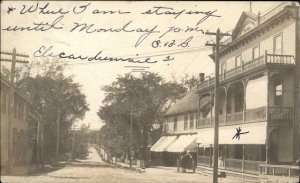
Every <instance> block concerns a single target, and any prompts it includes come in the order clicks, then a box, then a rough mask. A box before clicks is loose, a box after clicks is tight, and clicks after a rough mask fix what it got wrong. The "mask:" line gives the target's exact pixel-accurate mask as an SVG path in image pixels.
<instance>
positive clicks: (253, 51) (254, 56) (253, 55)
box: [252, 45, 260, 59]
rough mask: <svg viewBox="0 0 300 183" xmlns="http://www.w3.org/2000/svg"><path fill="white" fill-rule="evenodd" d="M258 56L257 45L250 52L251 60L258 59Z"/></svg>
mask: <svg viewBox="0 0 300 183" xmlns="http://www.w3.org/2000/svg"><path fill="white" fill-rule="evenodd" d="M259 55H260V53H259V45H258V46H256V47H254V48H253V50H252V59H256V58H258V57H259Z"/></svg>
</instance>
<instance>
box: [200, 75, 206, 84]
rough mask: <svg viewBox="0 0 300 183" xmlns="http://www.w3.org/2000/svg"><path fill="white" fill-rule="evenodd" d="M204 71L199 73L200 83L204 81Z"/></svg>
mask: <svg viewBox="0 0 300 183" xmlns="http://www.w3.org/2000/svg"><path fill="white" fill-rule="evenodd" d="M204 76H205V74H204V73H199V79H200V83H202V82H203V81H204Z"/></svg>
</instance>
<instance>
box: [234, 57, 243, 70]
mask: <svg viewBox="0 0 300 183" xmlns="http://www.w3.org/2000/svg"><path fill="white" fill-rule="evenodd" d="M241 63H242V57H241V55H239V56H237V57H235V67H240V66H241Z"/></svg>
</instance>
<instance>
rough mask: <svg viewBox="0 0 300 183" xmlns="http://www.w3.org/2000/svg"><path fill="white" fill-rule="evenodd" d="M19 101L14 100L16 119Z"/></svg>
mask: <svg viewBox="0 0 300 183" xmlns="http://www.w3.org/2000/svg"><path fill="white" fill-rule="evenodd" d="M18 103H19V102H18V100H17V99H16V98H15V99H14V117H15V118H17V115H18Z"/></svg>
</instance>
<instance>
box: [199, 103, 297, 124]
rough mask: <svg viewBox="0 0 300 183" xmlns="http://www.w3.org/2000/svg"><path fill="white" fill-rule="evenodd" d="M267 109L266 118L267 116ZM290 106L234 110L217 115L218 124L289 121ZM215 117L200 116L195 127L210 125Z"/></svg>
mask: <svg viewBox="0 0 300 183" xmlns="http://www.w3.org/2000/svg"><path fill="white" fill-rule="evenodd" d="M267 111H268V118H267ZM293 114H294V112H293V108H292V107H268V110H267V107H259V108H255V109H248V110H245V111H244V112H236V113H231V114H227V115H220V116H219V125H220V126H225V125H232V124H240V123H252V122H259V121H266V120H269V121H291V120H293ZM214 120H215V118H214V117H212V120H211V118H200V119H198V120H197V128H205V127H212V125H213V122H214Z"/></svg>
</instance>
